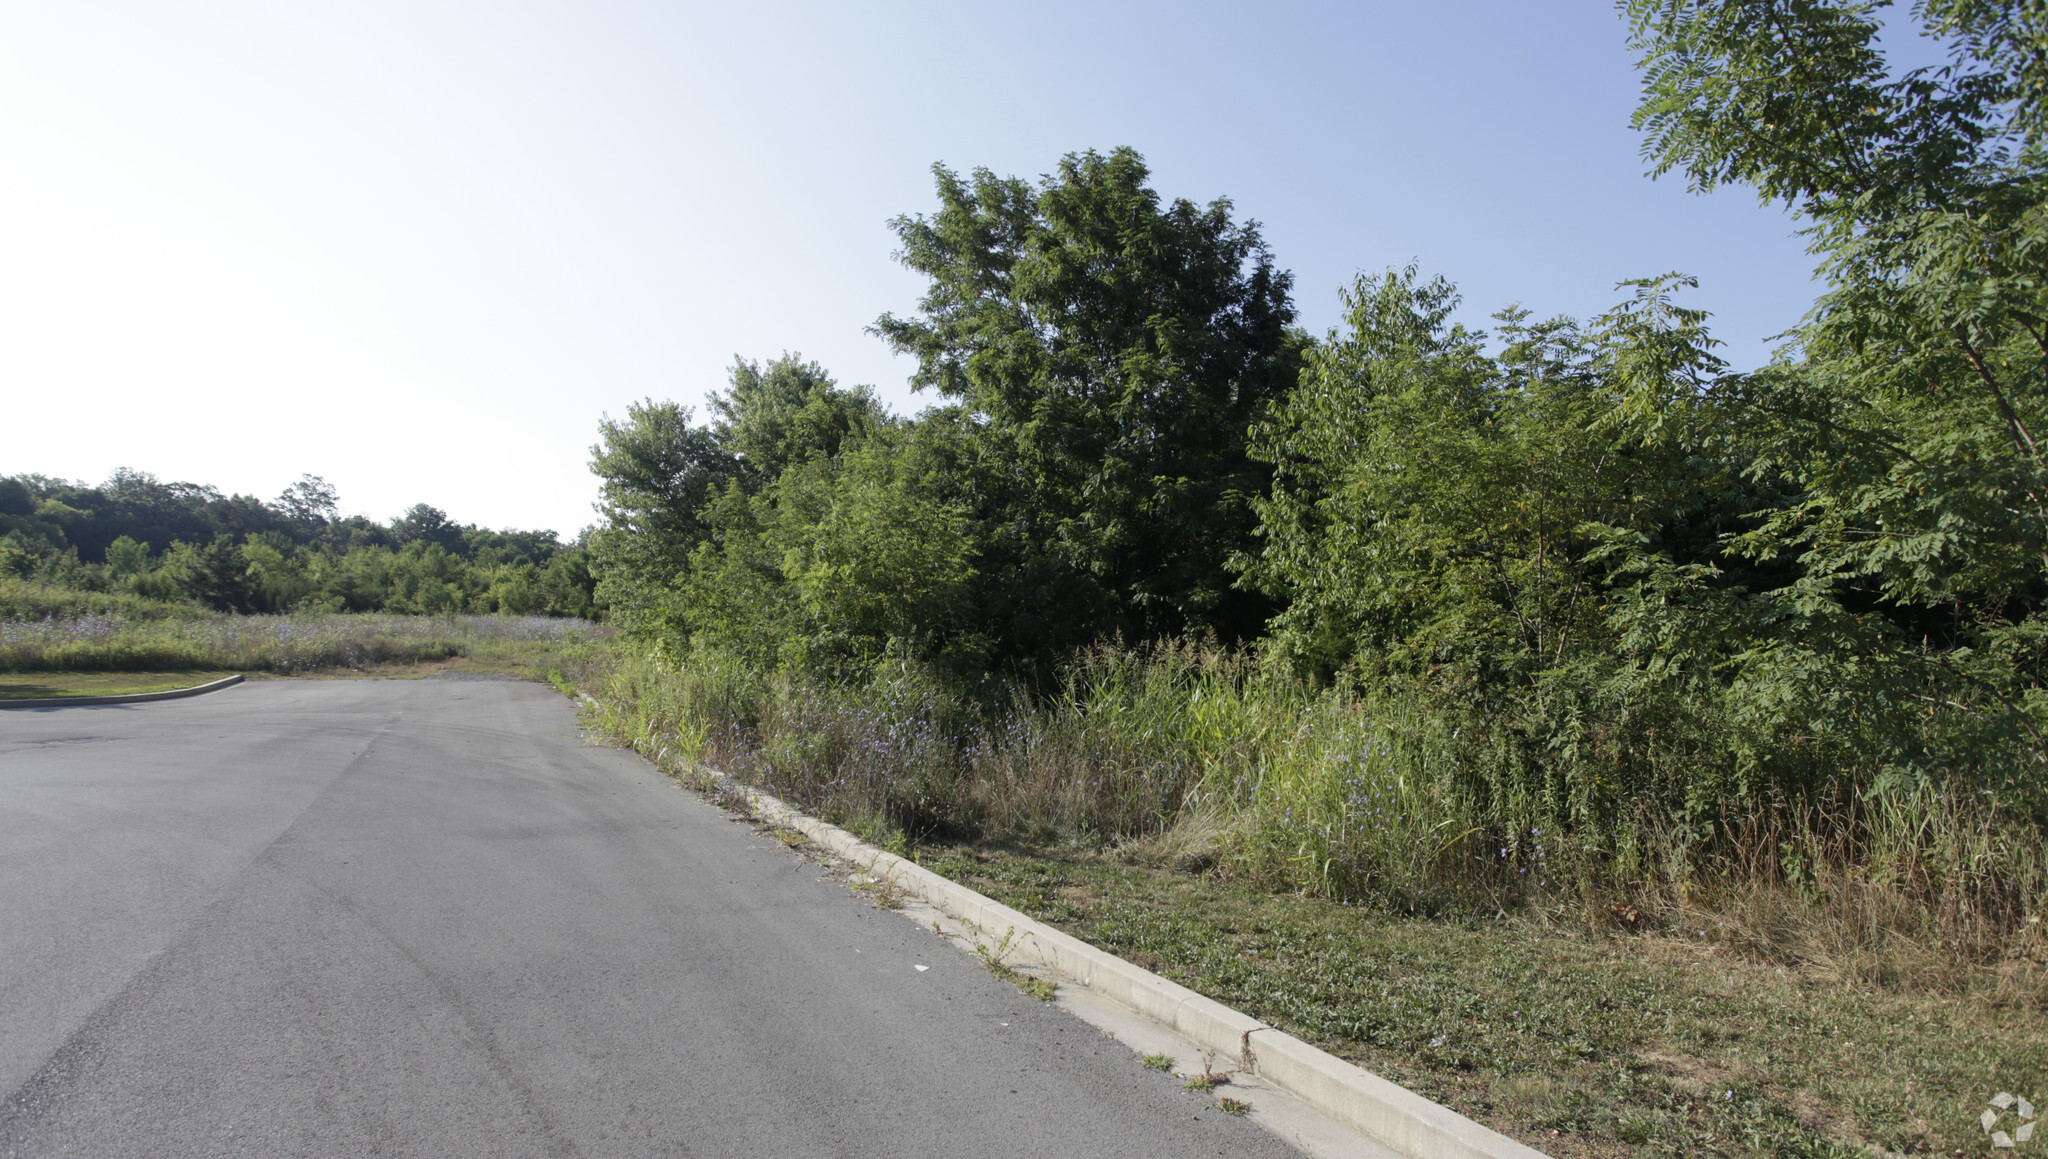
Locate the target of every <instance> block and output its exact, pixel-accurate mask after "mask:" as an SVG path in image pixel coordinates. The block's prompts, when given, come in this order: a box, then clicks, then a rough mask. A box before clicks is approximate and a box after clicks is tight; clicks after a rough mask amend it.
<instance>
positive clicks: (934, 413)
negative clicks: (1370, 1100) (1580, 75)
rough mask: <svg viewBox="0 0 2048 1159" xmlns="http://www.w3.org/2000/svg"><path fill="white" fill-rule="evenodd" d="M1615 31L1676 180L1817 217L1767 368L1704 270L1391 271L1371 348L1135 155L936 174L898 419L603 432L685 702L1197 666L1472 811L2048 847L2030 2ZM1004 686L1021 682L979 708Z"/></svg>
mask: <svg viewBox="0 0 2048 1159" xmlns="http://www.w3.org/2000/svg"><path fill="white" fill-rule="evenodd" d="M1879 7H1880V6H1879V5H1873V4H1867V3H1853V2H1848V0H1834V2H1826V0H1820V2H1813V3H1801V4H1790V5H1788V4H1784V3H1775V2H1772V0H1687V2H1683V3H1675V4H1674V3H1665V2H1660V0H1630V2H1629V3H1628V4H1627V5H1626V6H1625V11H1626V14H1627V16H1628V18H1629V20H1630V26H1631V28H1632V34H1633V38H1634V39H1633V45H1634V47H1635V49H1636V50H1637V52H1638V53H1639V54H1640V65H1641V68H1642V74H1643V77H1644V95H1643V98H1642V103H1641V105H1640V108H1639V110H1638V112H1637V115H1636V124H1637V126H1638V127H1639V128H1640V129H1641V130H1642V132H1643V134H1644V141H1645V146H1644V151H1645V156H1646V158H1647V160H1648V161H1649V163H1650V165H1651V167H1652V168H1653V170H1654V172H1655V173H1656V174H1660V175H1661V174H1665V173H1678V174H1682V175H1684V177H1685V178H1686V179H1687V180H1688V181H1689V182H1690V184H1691V185H1692V186H1693V187H1694V188H1695V189H1697V190H1701V191H1706V190H1711V189H1714V188H1717V187H1720V186H1722V185H1741V186H1748V187H1750V188H1753V189H1754V190H1756V191H1757V192H1758V193H1759V194H1760V196H1762V197H1763V198H1764V199H1765V200H1766V201H1770V202H1775V203H1779V204H1782V205H1784V206H1785V207H1786V208H1788V209H1789V210H1790V211H1791V212H1792V213H1794V214H1795V215H1796V217H1797V220H1798V221H1799V222H1800V223H1801V227H1802V228H1803V229H1804V231H1805V235H1806V237H1807V238H1808V241H1809V243H1810V245H1811V249H1812V252H1813V253H1814V254H1815V255H1816V257H1817V259H1818V261H1819V262H1820V266H1821V274H1822V277H1823V278H1824V280H1825V285H1826V289H1825V292H1824V293H1823V295H1822V296H1821V298H1820V299H1819V300H1818V301H1817V302H1816V304H1815V306H1814V308H1813V311H1812V312H1811V313H1810V314H1809V315H1808V317H1807V318H1806V319H1805V320H1804V321H1803V322H1802V323H1800V324H1799V325H1798V326H1797V327H1796V328H1794V329H1793V330H1792V331H1791V332H1790V338H1789V341H1788V342H1787V344H1786V345H1785V346H1784V347H1783V348H1782V349H1781V350H1780V351H1779V353H1778V354H1777V356H1776V357H1775V358H1774V360H1773V361H1772V362H1771V363H1770V364H1769V365H1768V366H1765V367H1763V368H1761V369H1759V370H1756V371H1750V372H1742V371H1735V370H1732V369H1730V368H1729V367H1728V366H1727V365H1726V364H1725V363H1723V362H1722V361H1721V360H1720V359H1719V358H1718V357H1716V356H1715V354H1714V348H1715V346H1716V345H1717V343H1716V341H1715V340H1714V339H1713V337H1712V335H1711V333H1710V330H1709V327H1708V323H1707V316H1706V314H1705V313H1704V312H1703V311H1700V310H1698V309H1695V308H1692V307H1690V306H1688V305H1686V304H1684V293H1685V291H1687V290H1689V289H1691V288H1692V285H1693V283H1692V282H1691V280H1690V279H1688V278H1685V277H1682V276H1678V275H1665V276H1660V277H1651V278H1646V279H1640V280H1633V281H1627V282H1623V283H1621V287H1620V294H1619V297H1620V300H1619V301H1618V303H1617V304H1616V305H1615V306H1614V307H1613V308H1612V309H1611V310H1609V311H1607V312H1606V313H1604V314H1601V315H1600V316H1598V317H1595V318H1591V319H1583V320H1581V319H1572V318H1566V317H1550V318H1545V317H1540V316H1538V315H1536V314H1533V313H1531V312H1530V311H1528V310H1526V309H1523V308H1521V307H1512V308H1509V309H1505V310H1503V311H1502V312H1500V313H1498V314H1496V315H1495V316H1494V322H1493V325H1492V326H1490V327H1488V328H1487V329H1485V330H1481V329H1477V328H1472V327H1469V326H1467V325H1465V324H1463V323H1461V322H1458V321H1456V320H1455V318H1456V316H1457V312H1458V308H1459V305H1460V300H1459V297H1458V293H1457V290H1456V288H1455V286H1454V285H1453V284H1451V283H1450V282H1449V281H1448V280H1446V279H1444V278H1442V277H1438V276H1433V275H1427V274H1425V273H1423V272H1420V271H1418V270H1416V269H1413V268H1409V269H1397V270H1391V271H1387V272H1385V273H1383V274H1378V275H1369V276H1361V277H1359V278H1358V279H1357V281H1356V282H1355V283H1354V284H1353V285H1352V286H1350V287H1349V288H1347V289H1346V290H1345V291H1344V295H1343V297H1344V305H1345V320H1344V323H1343V324H1342V325H1341V326H1339V327H1338V328H1336V329H1335V330H1333V331H1331V332H1329V333H1328V334H1324V335H1311V334H1309V333H1307V332H1305V331H1304V330H1303V329H1302V328H1301V327H1299V326H1298V325H1297V324H1296V314H1295V309H1294V306H1293V300H1292V293H1293V286H1292V283H1291V279H1290V276H1289V275H1288V274H1287V273H1286V272H1285V271H1284V270H1283V269H1281V268H1280V267H1279V266H1278V264H1277V263H1276V260H1275V258H1274V256H1273V254H1272V253H1271V252H1270V251H1269V249H1268V247H1267V245H1266V243H1265V241H1264V239H1263V238H1262V236H1261V234H1260V231H1259V228H1258V226H1257V224H1256V223H1255V222H1249V221H1240V220H1238V219H1236V218H1235V217H1234V216H1233V206H1232V204H1231V203H1230V202H1229V201H1228V200H1227V199H1220V198H1219V199H1217V200H1215V201H1212V202H1210V203H1209V204H1207V205H1197V204H1195V203H1193V202H1191V201H1187V200H1181V199H1175V200H1168V199H1164V198H1162V197H1161V196H1160V195H1159V194H1158V193H1157V192H1156V191H1155V190H1154V189H1153V188H1152V187H1151V185H1150V183H1149V182H1150V175H1149V172H1148V170H1147V168H1146V166H1145V164H1144V162H1143V159H1142V158H1141V157H1140V156H1139V154H1138V153H1136V152H1135V151H1133V150H1131V149H1128V148H1122V149H1116V150H1114V151H1111V152H1109V153H1097V152H1093V151H1089V152H1082V153H1076V154H1071V155H1069V156H1067V157H1065V158H1063V159H1062V160H1061V161H1060V162H1059V164H1058V165H1057V166H1056V167H1055V168H1054V170H1053V171H1052V172H1051V173H1049V174H1047V175H1045V176H1043V177H1041V178H1039V179H1037V180H1035V181H1034V180H1026V179H1020V178H1016V177H1003V176H999V175H997V174H995V173H992V172H990V171H988V170H975V171H974V172H972V173H971V174H967V175H962V174H960V173H957V172H955V171H953V170H950V169H948V168H945V167H944V166H935V167H934V174H935V178H936V186H937V200H938V208H937V209H936V210H935V211H933V212H930V213H927V214H915V215H908V216H903V217H899V218H896V219H895V220H894V221H893V222H892V223H891V225H892V228H893V230H894V232H895V235H896V238H897V241H898V243H899V249H898V253H897V257H898V259H899V260H900V261H901V262H902V263H903V264H904V265H906V266H907V267H909V268H910V269H912V270H914V271H916V272H917V273H918V274H920V275H922V276H923V277H924V278H925V279H926V290H925V293H924V295H923V297H922V299H921V300H920V302H919V305H918V308H917V310H916V311H915V312H914V313H911V314H909V315H905V316H897V315H893V314H890V315H884V316H882V317H881V318H879V319H878V320H877V321H876V322H875V324H874V325H873V327H872V332H873V333H874V334H875V335H876V336H877V337H878V338H880V339H881V340H882V341H884V342H886V343H887V344H888V345H889V346H890V347H891V349H893V350H895V351H897V352H899V353H903V354H908V355H910V356H911V357H913V358H914V359H915V361H916V370H915V372H914V374H913V376H912V379H911V382H912V385H913V386H914V387H916V388H918V389H919V390H922V391H926V392H929V393H930V394H932V395H935V396H936V398H937V401H936V402H935V403H934V404H933V405H932V406H930V407H929V408H927V409H925V410H924V411H922V412H921V413H919V414H917V415H915V416H911V417H903V416H896V415H892V414H890V413H888V412H887V411H886V410H885V409H884V408H883V407H881V406H880V405H879V403H878V402H877V400H876V398H875V396H874V394H873V392H872V391H871V390H869V389H868V388H865V387H857V386H855V387H847V386H842V385H840V384H839V383H838V382H836V381H835V380H834V379H833V377H832V376H831V375H830V373H829V372H828V371H827V370H826V368H824V367H822V366H819V365H818V364H816V363H815V362H810V361H806V360H804V359H803V358H802V357H801V356H799V355H796V354H790V353H784V354H783V355H781V356H779V357H775V358H772V359H768V360H765V361H758V360H749V359H745V358H740V359H737V360H736V361H735V364H734V366H733V368H732V370H731V373H730V376H729V381H728V383H727V384H726V386H725V387H724V389H722V390H720V391H717V392H715V393H713V394H712V395H710V396H709V413H708V415H707V418H708V420H709V421H708V422H706V423H703V424H698V423H697V422H696V421H695V415H694V413H693V412H692V410H691V409H690V408H688V407H684V406H681V405H678V404H676V403H674V402H672V401H657V400H653V399H649V400H646V401H644V402H642V403H639V404H636V405H634V406H632V407H630V408H629V409H628V411H627V413H626V414H625V415H624V416H623V417H621V418H618V419H612V418H610V417H607V418H606V419H605V420H604V422H603V423H602V425H601V427H600V441H599V443H598V445H597V446H596V447H594V448H593V461H592V467H593V470H594V471H595V472H596V473H597V475H598V477H599V479H600V480H601V483H602V496H603V499H602V504H601V514H602V516H603V519H602V522H601V523H600V525H599V526H598V527H597V528H596V529H595V530H594V531H593V533H592V535H591V537H590V542H589V549H590V566H591V572H592V574H593V576H594V577H595V581H596V589H595V590H596V594H597V599H598V602H599V603H600V604H602V605H604V606H606V607H608V608H609V609H610V613H611V615H612V616H613V618H614V619H615V620H616V621H617V622H618V623H619V624H620V625H621V626H622V627H623V628H624V629H626V630H627V632H628V633H629V635H630V636H631V637H633V638H637V639H639V640H641V641H643V642H645V643H646V644H648V645H649V646H651V647H652V648H653V649H655V650H656V651H657V652H658V653H659V654H660V655H662V656H663V657H665V658H666V659H667V662H669V663H671V664H687V663H688V662H690V659H691V658H692V657H694V656H702V655H706V654H711V653H716V654H719V655H724V656H733V657H738V658H741V659H743V660H745V661H746V662H748V663H749V664H751V665H754V666H756V667H757V668H759V669H761V670H764V671H776V672H782V673H789V674H797V675H801V676H803V677H804V678H807V679H821V680H826V681H829V682H835V683H839V684H853V685H858V684H860V683H862V682H864V681H873V680H877V679H882V678H885V677H888V678H894V676H892V675H891V674H896V675H900V674H901V673H903V672H907V671H916V672H919V673H923V674H926V675H927V676H929V677H931V678H933V679H936V680H939V681H941V682H944V683H946V684H947V686H948V687H952V688H956V689H960V690H963V695H969V696H971V695H973V692H974V690H975V689H977V688H987V687H993V686H994V685H993V684H992V683H991V682H992V681H997V682H998V683H1002V682H1003V681H1007V682H1008V683H1002V687H1004V688H1010V687H1013V686H1014V682H1015V680H1017V679H1022V680H1024V681H1025V682H1026V683H1027V684H1032V685H1033V686H1035V687H1039V688H1044V689H1056V688H1057V687H1058V674H1059V673H1060V672H1061V671H1062V666H1063V664H1065V663H1066V660H1067V658H1069V657H1071V656H1073V655H1075V654H1076V652H1077V650H1080V649H1085V648H1088V647H1090V646H1092V645H1096V644H1099V643H1102V642H1105V641H1121V642H1123V643H1126V644H1132V645H1140V644H1145V643H1147V642H1157V641H1196V642H1200V641H1209V642H1212V643H1214V644H1215V645H1218V646H1223V647H1228V648H1241V649H1248V650H1250V651H1252V652H1253V653H1255V654H1256V655H1257V656H1259V657H1261V661H1262V663H1265V664H1267V665H1268V666H1269V667H1272V668H1275V669H1279V670H1284V671H1285V672H1287V673H1289V674H1290V678H1292V679H1300V680H1308V681H1311V682H1316V683H1319V684H1322V685H1325V686H1343V687H1350V688H1354V689H1356V690H1358V692H1359V693H1360V694H1361V695H1363V696H1365V697H1368V698H1373V699H1378V700H1384V701H1392V700H1400V701H1402V702H1403V703H1407V704H1411V705H1414V706H1417V707H1418V710H1419V711H1420V712H1421V714H1422V718H1425V719H1428V720H1431V721H1434V722H1436V723H1435V724H1434V725H1433V726H1432V727H1435V728H1438V729H1440V730H1441V731H1442V733H1443V735H1444V736H1446V737H1455V738H1458V739H1457V744H1458V745H1461V746H1463V747H1462V749H1461V751H1462V752H1463V753H1464V757H1463V761H1464V765H1465V767H1466V769H1467V772H1466V774H1461V775H1469V776H1470V777H1472V778H1475V779H1476V780H1484V781H1485V783H1486V784H1487V785H1489V786H1491V787H1490V788H1488V789H1487V790H1486V791H1487V792H1489V793H1494V794H1510V795H1521V796H1522V797H1523V798H1526V799H1528V800H1536V801H1541V802H1544V803H1545V804H1544V808H1545V809H1549V810H1551V811H1553V812H1554V813H1556V814H1557V815H1561V816H1570V817H1578V818H1594V817H1606V818H1613V817H1616V816H1620V815H1622V814H1625V813H1628V812H1629V811H1630V810H1644V809H1654V810H1655V811H1656V812H1657V813H1658V815H1659V816H1660V817H1662V818H1665V819H1667V820H1669V821H1670V823H1671V824H1672V825H1675V826H1676V827H1677V828H1676V829H1675V830H1674V831H1673V832H1675V833H1676V834H1677V836H1675V837H1673V838H1672V839H1673V840H1684V839H1685V837H1684V834H1685V833H1686V832H1689V831H1691V829H1693V828H1697V829H1699V830H1700V831H1701V832H1706V831H1710V830H1711V829H1712V828H1713V823H1714V822H1713V819H1714V817H1715V816H1716V815H1717V810H1721V809H1723V808H1725V806H1726V804H1727V802H1728V801H1730V800H1734V799H1744V800H1748V799H1762V798H1763V797H1766V796H1770V795H1773V794H1777V795H1779V796H1780V797H1801V796H1807V797H1810V796H1811V795H1813V794H1823V795H1826V794H1836V795H1839V794H1842V793H1845V792H1847V793H1850V794H1851V795H1852V796H1853V795H1854V794H1855V793H1861V792H1866V791H1870V792H1875V791H1879V790H1883V789H1885V788H1887V787H1910V786H1927V785H1946V784H1951V783H1953V784H1956V785H1959V786H1962V787H1963V788H1965V789H1966V790H1967V791H1969V792H1972V793H1975V792H1985V793H1992V794H1996V795H1997V796H1998V797H1999V799H2000V800H2001V801H2002V802H2004V803H2005V805H2007V806H2010V807H2013V808H2016V809H2018V810H2019V811H2020V812H2021V813H2023V814H2028V815H2031V816H2032V817H2033V818H2034V820H2035V821H2036V823H2039V822H2040V821H2041V820H2042V819H2043V818H2048V794H2044V792H2043V789H2042V786H2043V784H2044V780H2043V778H2042V776H2041V773H2042V769H2043V764H2044V762H2048V688H2044V685H2043V677H2044V670H2043V661H2044V658H2048V616H2044V614H2043V610H2042V609H2043V603H2042V601H2043V598H2044V596H2048V463H2044V461H2043V450H2042V448H2041V446H2040V445H2039V443H2038V441H2037V435H2036V431H2037V429H2038V428H2040V427H2041V425H2042V423H2043V421H2044V419H2048V278H2044V277H2043V274H2044V273H2048V269H2044V257H2048V210H2044V206H2048V197H2044V193H2048V184H2044V179H2048V167H2044V160H2048V156H2044V153H2043V147H2042V146H2043V142H2042V132H2043V128H2044V116H2048V114H2044V110H2048V103H2044V96H2043V94H2044V83H2048V65H2044V63H2043V57H2042V56H2041V54H2040V53H2039V52H2038V44H2039V38H2040V35H2041V33H2042V31H2043V29H2042V27H2041V19H2040V17H2039V14H2038V12H2036V11H2035V9H2033V8H2030V7H2028V6H2026V5H2022V4H2016V3H1994V2H1989V0H1923V2H1922V3H1920V4H1918V5H1917V6H1916V7H1915V9H1914V14H1915V16H1916V18H1917V19H1918V21H1919V23H1920V24H1921V26H1922V27H1923V29H1924V30H1926V31H1927V32H1928V33H1929V34H1930V35H1933V36H1936V37H1937V38H1939V39H1940V40H1941V42H1942V43H1943V44H1944V45H1946V46H1947V47H1948V48H1949V49H1950V50H1951V63H1950V64H1949V65H1948V66H1946V67H1943V68H1937V69H1923V70H1919V71H1915V72H1912V73H1909V74H1906V75H1904V76H1895V75H1893V74H1891V73H1890V72H1889V71H1888V70H1887V66H1886V63H1885V58H1884V54H1883V51H1882V45H1881V42H1880V33H1881V32H1882V31H1883V28H1882V25H1881V23H1880V21H1879V18H1878V15H1877V9H1878V8H1879ZM998 677H1000V678H1001V680H1000V681H998V680H997V678H998Z"/></svg>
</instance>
